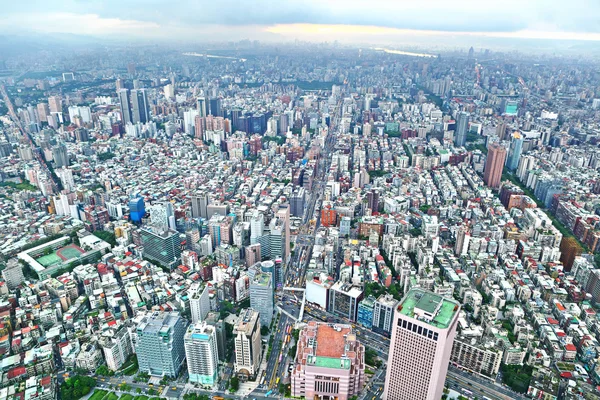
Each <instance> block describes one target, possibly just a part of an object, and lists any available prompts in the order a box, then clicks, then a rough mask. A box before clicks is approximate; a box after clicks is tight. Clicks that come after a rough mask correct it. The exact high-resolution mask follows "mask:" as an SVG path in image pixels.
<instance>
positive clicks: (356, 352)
mask: <svg viewBox="0 0 600 400" xmlns="http://www.w3.org/2000/svg"><path fill="white" fill-rule="evenodd" d="M364 355H365V347H364V345H362V344H361V343H360V342H359V341H358V340H357V338H356V334H355V333H354V332H353V331H352V327H351V326H350V325H338V324H335V325H333V324H325V323H320V322H316V321H310V322H309V323H308V324H307V325H306V326H305V327H304V328H303V329H302V331H301V332H300V336H299V338H298V343H297V350H296V356H295V359H294V369H293V370H292V372H291V374H290V375H291V380H292V385H291V386H292V395H293V396H295V397H304V398H307V399H315V398H319V399H339V400H348V399H349V398H350V397H352V396H357V395H358V394H360V392H361V391H362V389H363V386H364V382H365V364H364Z"/></svg>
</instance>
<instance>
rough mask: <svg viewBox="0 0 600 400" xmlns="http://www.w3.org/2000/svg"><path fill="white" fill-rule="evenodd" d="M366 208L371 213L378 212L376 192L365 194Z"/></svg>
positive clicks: (377, 194)
mask: <svg viewBox="0 0 600 400" xmlns="http://www.w3.org/2000/svg"><path fill="white" fill-rule="evenodd" d="M367 207H368V208H369V209H370V210H371V211H372V212H377V211H379V193H378V192H377V191H376V190H371V191H370V192H369V193H367Z"/></svg>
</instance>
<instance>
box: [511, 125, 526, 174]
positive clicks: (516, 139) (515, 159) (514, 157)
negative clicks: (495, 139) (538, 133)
mask: <svg viewBox="0 0 600 400" xmlns="http://www.w3.org/2000/svg"><path fill="white" fill-rule="evenodd" d="M523 141H524V138H523V135H521V133H519V132H515V133H513V134H512V142H511V143H510V157H509V158H508V164H507V167H508V169H510V170H511V171H515V170H516V169H517V167H518V166H519V159H520V158H521V153H522V152H523Z"/></svg>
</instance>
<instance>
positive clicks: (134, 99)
mask: <svg viewBox="0 0 600 400" xmlns="http://www.w3.org/2000/svg"><path fill="white" fill-rule="evenodd" d="M131 105H132V107H131V111H132V112H131V114H132V115H131V119H132V122H133V123H134V124H135V123H138V122H140V123H142V124H145V123H146V122H148V121H150V106H149V105H148V96H147V94H146V89H134V90H132V91H131Z"/></svg>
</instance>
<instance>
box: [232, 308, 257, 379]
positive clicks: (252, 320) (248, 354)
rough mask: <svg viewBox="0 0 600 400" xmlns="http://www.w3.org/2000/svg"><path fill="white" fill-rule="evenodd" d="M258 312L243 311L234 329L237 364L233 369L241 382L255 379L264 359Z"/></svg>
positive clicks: (235, 363)
mask: <svg viewBox="0 0 600 400" xmlns="http://www.w3.org/2000/svg"><path fill="white" fill-rule="evenodd" d="M259 319H260V318H259V315H258V311H254V310H252V309H251V308H248V309H245V310H242V311H241V312H240V318H239V320H238V323H237V324H236V325H235V327H234V328H233V336H234V338H235V362H234V363H233V369H234V371H235V373H236V374H237V375H238V377H239V378H240V379H241V380H244V381H245V380H247V379H248V378H251V377H255V376H256V373H257V372H258V369H259V367H260V360H261V358H262V343H261V336H260V323H259Z"/></svg>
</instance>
